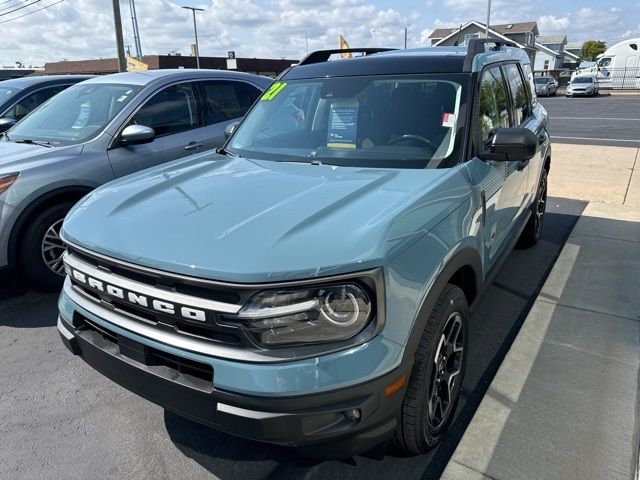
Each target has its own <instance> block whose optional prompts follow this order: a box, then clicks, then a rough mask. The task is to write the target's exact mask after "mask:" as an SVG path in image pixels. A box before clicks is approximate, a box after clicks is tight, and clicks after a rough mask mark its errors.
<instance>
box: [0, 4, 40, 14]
mask: <svg viewBox="0 0 640 480" xmlns="http://www.w3.org/2000/svg"><path fill="white" fill-rule="evenodd" d="M41 1H42V0H34V1H33V2H31V3H28V4H27V5H22V6H21V7H18V8H14V9H13V10H9V11H8V12H5V13H0V17H3V16H5V15H9V14H10V13H13V12H17V11H18V10H22V9H23V8H27V7H30V6H31V5H34V4H36V3H39V2H41ZM9 8H11V7H9Z"/></svg>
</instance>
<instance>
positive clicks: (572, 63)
mask: <svg viewBox="0 0 640 480" xmlns="http://www.w3.org/2000/svg"><path fill="white" fill-rule="evenodd" d="M582 45H584V42H568V43H567V45H566V46H565V47H564V65H563V66H564V67H569V68H571V67H577V66H578V65H579V64H580V62H581V61H582Z"/></svg>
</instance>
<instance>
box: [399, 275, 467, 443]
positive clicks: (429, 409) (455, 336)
mask: <svg viewBox="0 0 640 480" xmlns="http://www.w3.org/2000/svg"><path fill="white" fill-rule="evenodd" d="M468 318H469V307H468V304H467V299H466V297H465V295H464V292H463V291H462V290H461V289H460V288H458V287H456V286H455V285H450V284H448V285H447V286H446V287H445V289H444V290H443V292H442V293H441V294H440V297H439V298H438V301H437V302H436V305H435V307H434V309H433V311H432V312H431V315H430V316H429V320H428V321H427V325H426V327H425V329H424V332H423V333H422V337H421V338H420V343H419V345H418V349H417V351H416V354H415V360H414V365H413V369H412V371H411V377H410V378H409V384H408V385H407V390H406V392H405V397H404V400H403V402H402V408H401V410H400V413H399V417H398V425H397V427H396V430H395V433H394V439H393V442H394V444H395V445H396V446H397V447H399V448H401V449H402V450H405V451H406V452H409V453H412V454H419V453H425V452H427V451H428V450H430V449H432V448H433V447H435V446H436V445H437V444H438V443H439V442H440V440H441V439H442V437H443V436H444V434H445V433H446V431H447V429H448V428H449V425H450V424H451V421H452V420H453V417H454V414H455V411H456V406H457V404H458V399H459V398H460V390H461V387H462V380H463V378H464V372H465V366H466V350H467V323H468Z"/></svg>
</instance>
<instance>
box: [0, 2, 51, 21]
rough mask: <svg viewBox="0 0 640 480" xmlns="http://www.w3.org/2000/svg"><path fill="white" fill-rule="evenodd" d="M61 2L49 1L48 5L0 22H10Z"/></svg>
mask: <svg viewBox="0 0 640 480" xmlns="http://www.w3.org/2000/svg"><path fill="white" fill-rule="evenodd" d="M62 2H64V0H58V1H57V2H53V3H50V4H49V5H45V6H44V7H40V8H38V9H37V10H34V11H32V12H29V13H23V14H22V15H18V16H17V17H13V18H10V19H9V20H4V21H2V22H0V24H2V23H7V22H10V21H12V20H17V19H19V18H22V17H26V16H27V15H31V14H32V13H38V12H39V11H41V10H45V9H47V8H49V7H53V6H54V5H57V4H59V3H62Z"/></svg>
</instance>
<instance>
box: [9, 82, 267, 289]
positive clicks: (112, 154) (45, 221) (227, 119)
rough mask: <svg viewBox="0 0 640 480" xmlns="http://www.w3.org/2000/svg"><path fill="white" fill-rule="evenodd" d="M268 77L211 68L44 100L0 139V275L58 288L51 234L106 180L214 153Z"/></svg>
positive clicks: (82, 86) (86, 86)
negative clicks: (10, 271) (6, 271)
mask: <svg viewBox="0 0 640 480" xmlns="http://www.w3.org/2000/svg"><path fill="white" fill-rule="evenodd" d="M270 83H271V79H269V78H266V77H260V76H257V75H250V74H245V73H238V72H227V71H218V70H155V71H147V72H139V73H120V74H115V75H108V76H104V77H96V78H93V79H91V80H87V81H85V82H82V83H79V84H77V85H74V86H73V87H70V88H69V89H67V90H65V91H64V92H62V93H60V94H59V95H57V96H55V97H53V98H52V99H51V100H49V101H48V102H47V103H45V104H44V105H42V106H41V107H40V108H38V109H36V110H35V111H34V112H32V113H31V114H29V115H28V116H26V117H25V118H24V119H23V120H21V121H20V122H19V123H17V124H16V125H15V126H14V127H13V128H11V129H10V130H8V131H7V132H5V134H4V137H3V138H2V139H1V140H0V268H4V267H10V266H14V265H16V264H17V265H19V267H20V269H21V270H22V271H23V272H24V273H26V274H27V276H28V277H29V278H30V279H31V280H33V281H34V282H35V283H36V284H38V285H39V286H41V287H44V288H55V287H56V286H58V285H60V284H61V283H62V279H63V277H62V273H63V272H64V269H63V264H62V253H63V251H64V245H63V244H62V242H61V240H60V237H59V230H60V226H61V225H62V220H63V218H64V217H65V215H66V213H67V212H68V211H69V209H70V208H71V207H72V206H73V205H74V204H75V203H76V202H77V201H78V200H79V199H80V198H81V197H83V196H84V195H85V194H87V193H88V192H89V191H91V190H93V189H94V188H95V187H97V186H99V185H101V184H103V183H106V182H108V181H110V180H113V179H114V178H118V177H121V176H123V175H128V174H130V173H133V172H136V171H138V170H142V169H145V168H148V167H151V166H154V165H158V164H161V163H164V162H168V161H170V160H174V159H177V158H180V157H184V156H186V155H189V154H192V153H196V152H200V151H203V150H206V149H211V148H214V147H217V146H219V145H221V144H222V143H223V142H224V139H225V135H224V132H225V128H226V127H227V126H228V125H229V123H231V122H233V121H234V120H237V119H238V118H240V117H242V116H243V115H244V114H245V112H246V111H247V110H248V109H249V107H250V106H251V105H252V104H253V102H254V101H255V100H256V99H257V98H258V96H259V95H260V94H261V93H262V91H263V90H264V89H265V88H266V87H267V86H268V85H269V84H270Z"/></svg>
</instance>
